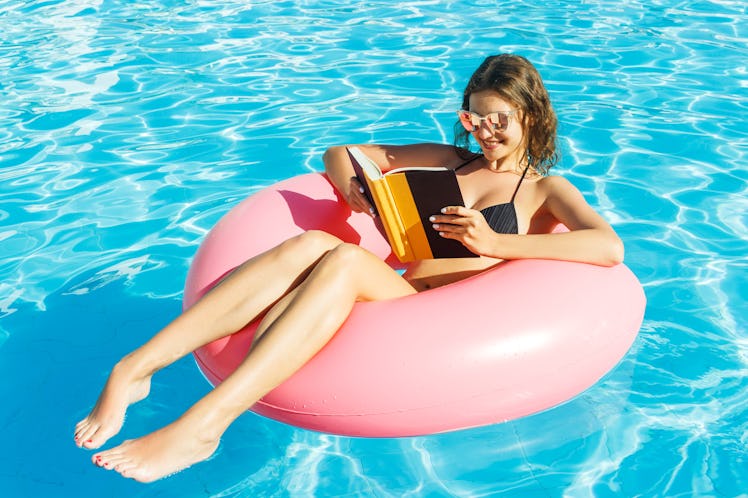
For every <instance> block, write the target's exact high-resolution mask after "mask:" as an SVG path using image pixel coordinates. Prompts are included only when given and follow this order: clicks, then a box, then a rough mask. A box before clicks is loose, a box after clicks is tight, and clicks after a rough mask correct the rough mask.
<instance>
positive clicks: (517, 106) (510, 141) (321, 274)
mask: <svg viewBox="0 0 748 498" xmlns="http://www.w3.org/2000/svg"><path fill="white" fill-rule="evenodd" d="M458 115H459V121H460V124H461V128H460V129H459V131H458V133H457V136H456V140H455V145H454V146H452V145H443V144H417V145H403V146H387V145H359V147H360V148H361V149H362V150H363V152H364V153H365V154H366V155H368V156H369V157H371V158H372V159H373V160H374V161H375V162H376V163H378V164H379V165H380V166H381V167H382V168H383V169H384V170H388V169H392V168H397V167H401V166H412V165H419V166H447V167H451V168H454V169H455V170H456V172H457V178H458V182H459V185H460V189H461V190H462V194H463V198H464V200H465V205H466V206H470V207H469V208H468V207H456V206H445V208H444V209H443V210H442V212H441V213H434V216H433V218H432V220H433V229H434V230H436V231H438V232H439V233H440V234H441V236H442V237H446V238H450V239H456V240H458V241H460V242H461V243H462V244H463V245H465V246H466V247H467V248H468V249H470V250H471V251H472V252H474V253H476V254H478V255H480V256H481V257H480V258H464V259H433V260H422V261H416V262H414V263H412V264H410V266H409V267H408V269H407V271H406V272H405V273H404V274H403V275H400V274H399V273H397V272H396V271H395V270H393V269H392V268H390V267H389V266H388V265H387V264H385V263H384V262H383V261H382V260H380V259H379V258H378V257H376V256H374V255H373V254H371V253H369V252H368V251H366V250H365V249H362V248H360V247H358V246H356V245H352V244H348V243H344V242H342V241H341V240H340V239H338V238H336V237H334V236H332V235H329V234H327V233H324V232H320V231H309V232H306V233H304V234H302V235H299V236H297V237H294V238H292V239H289V240H287V241H285V242H283V243H282V244H280V245H278V246H277V247H275V248H274V249H271V250H269V251H267V252H265V253H263V254H260V255H258V256H256V257H253V258H252V259H250V260H248V261H246V262H245V263H244V264H242V265H241V266H239V267H238V268H237V269H236V270H235V271H233V272H232V273H231V274H229V275H228V276H227V277H226V278H224V279H223V280H222V281H221V282H220V283H219V284H218V285H217V286H216V287H214V288H213V289H212V290H211V291H210V292H208V293H207V294H206V295H205V296H204V297H203V298H202V299H201V300H200V301H198V302H197V303H196V304H195V305H194V306H192V307H191V308H189V309H188V310H186V311H185V312H184V313H182V314H181V315H180V316H179V317H177V318H176V319H175V320H174V321H173V322H172V323H170V324H169V325H168V326H167V327H165V328H164V329H163V330H162V331H160V332H159V333H158V334H157V335H155V336H154V337H153V338H152V339H151V340H149V341H148V342H147V343H146V344H144V345H143V346H141V347H140V348H138V349H137V350H135V351H133V352H132V353H130V354H128V355H127V356H125V357H124V358H122V360H120V361H119V362H118V363H117V364H116V365H115V366H114V368H113V369H112V372H111V374H110V376H109V379H108V380H107V382H106V385H105V386H104V389H103V391H102V393H101V395H100V396H99V399H98V401H97V402H96V406H94V408H93V410H92V411H91V413H90V414H89V415H88V416H87V417H86V418H85V419H83V420H82V421H81V422H79V423H78V425H77V426H76V429H75V441H76V443H77V444H78V445H79V446H81V447H84V448H89V449H94V448H99V447H100V446H102V445H103V444H104V443H105V442H106V441H107V440H108V439H109V438H110V437H112V436H114V435H115V434H117V432H118V431H119V430H120V428H121V426H122V424H123V421H124V418H125V411H126V409H127V407H128V406H129V405H130V404H132V403H135V402H136V401H139V400H141V399H143V398H145V397H146V396H147V395H148V392H149V388H150V380H151V376H152V375H153V374H154V373H155V372H156V371H158V370H160V369H161V368H163V367H165V366H167V365H169V364H171V363H172V362H174V361H176V360H177V359H179V358H182V357H183V356H185V355H187V354H189V353H191V352H192V351H194V350H195V349H197V348H199V347H201V346H203V345H205V344H207V343H209V342H212V341H214V340H216V339H218V338H221V337H224V336H227V335H229V334H232V333H234V332H236V331H237V330H239V329H241V328H242V327H244V326H245V325H246V324H247V323H249V322H250V321H252V320H254V319H255V318H257V317H259V316H262V315H263V314H264V317H263V318H262V322H261V324H260V325H259V328H258V330H257V333H256V336H255V339H254V341H255V342H254V345H253V347H252V349H251V350H250V352H249V353H248V355H247V357H246V359H245V360H244V361H243V363H242V364H241V365H240V366H239V367H238V368H237V370H236V371H235V372H234V373H233V374H231V375H230V376H229V377H228V378H226V379H225V380H224V381H223V383H221V384H220V385H218V386H217V387H216V388H215V389H213V390H212V391H211V392H210V393H209V394H207V395H206V396H205V397H204V398H202V399H201V400H199V401H198V402H197V403H195V404H194V405H193V406H192V407H191V408H189V409H188V410H187V411H186V412H185V413H184V414H183V415H182V416H180V417H179V418H178V419H177V420H175V421H174V422H173V423H171V424H169V425H167V426H166V427H163V428H162V429H159V430H157V431H155V432H153V433H151V434H148V435H145V436H143V437H140V438H138V439H134V440H129V441H125V442H123V443H122V444H120V445H119V446H117V447H115V448H112V449H108V450H105V451H100V452H98V453H95V454H94V455H93V457H92V458H93V462H94V463H95V464H96V465H98V466H100V467H104V468H106V469H110V470H116V471H117V472H119V473H120V474H122V475H123V476H125V477H130V478H133V479H136V480H138V481H144V482H148V481H153V480H156V479H159V478H161V477H164V476H166V475H169V474H172V473H174V472H177V471H179V470H182V469H184V468H186V467H188V466H190V465H192V464H194V463H196V462H199V461H202V460H205V459H206V458H208V457H209V456H210V455H211V454H212V453H213V452H214V451H215V450H216V448H217V447H218V443H219V440H220V437H221V435H222V434H223V433H224V431H225V430H226V429H227V428H228V426H229V425H230V424H231V423H232V422H233V421H234V420H235V419H236V418H237V417H238V416H239V415H241V414H242V413H244V412H245V411H246V410H247V409H249V408H250V407H251V406H252V405H253V404H254V403H255V402H257V401H258V400H259V399H260V398H262V397H263V396H264V395H265V394H266V393H268V392H269V391H271V390H272V389H273V388H275V387H276V386H278V385H279V384H280V383H282V382H283V381H284V380H285V379H287V378H288V377H290V376H291V375H292V374H293V373H294V372H296V371H297V370H298V369H299V368H301V367H302V366H303V365H304V364H305V363H306V362H307V361H308V360H309V359H310V358H312V357H313V356H314V355H315V353H317V352H318V351H319V350H320V349H321V348H323V347H324V346H325V344H326V343H327V342H328V341H329V340H330V338H332V337H333V335H334V334H335V332H336V331H337V330H338V328H339V327H340V325H341V324H342V323H343V322H344V321H345V319H346V317H347V316H348V314H349V313H350V311H351V309H352V308H353V305H354V303H355V302H356V301H371V300H382V299H393V298H398V297H402V296H405V295H408V294H413V293H416V292H419V291H423V290H426V289H430V288H433V287H437V286H441V285H445V284H448V283H450V282H454V281H457V280H460V279H463V278H466V277H468V276H470V275H474V274H476V273H479V272H482V271H485V270H486V269H488V268H491V267H493V266H495V265H496V264H498V263H499V262H500V261H501V260H505V259H520V258H544V259H561V260H571V261H580V262H586V263H593V264H597V265H608V266H610V265H615V264H617V263H619V262H621V261H622V259H623V245H622V243H621V241H620V239H619V238H618V236H617V235H616V234H615V232H614V231H613V229H612V228H611V227H610V225H608V223H606V222H605V220H603V218H602V217H600V215H598V214H597V213H596V212H595V211H594V210H593V209H592V208H591V207H590V206H589V205H588V204H587V202H585V200H584V199H583V197H582V195H581V194H580V192H579V191H578V190H577V189H576V188H575V187H573V186H572V185H571V184H570V183H569V182H568V181H566V180H565V179H563V178H561V177H558V176H547V173H548V169H549V168H550V167H551V166H553V164H554V163H555V161H556V149H555V141H556V116H555V114H554V111H553V109H552V107H551V103H550V100H549V98H548V93H547V91H546V89H545V87H544V85H543V82H542V80H541V78H540V75H539V74H538V72H537V70H536V69H535V68H534V67H533V66H532V64H530V63H529V62H528V61H527V60H526V59H524V58H523V57H520V56H517V55H510V54H503V55H498V56H492V57H488V58H487V59H486V60H485V61H484V62H483V63H482V64H481V65H480V67H478V69H477V70H476V72H475V73H474V74H473V76H472V77H471V78H470V81H469V83H468V85H467V88H465V91H464V94H463V101H462V108H461V109H460V110H459V111H458ZM470 136H472V138H473V139H474V140H475V141H476V142H477V144H478V146H479V147H480V149H481V153H480V154H475V153H471V152H470V151H469V149H468V141H469V137H470ZM324 163H325V170H326V172H327V174H328V176H329V178H330V180H331V181H332V183H333V184H334V185H335V187H336V188H337V189H338V190H339V191H340V192H341V194H342V196H343V197H344V198H345V200H346V201H347V202H348V204H349V205H350V206H351V208H352V209H353V210H355V211H368V210H369V209H370V207H371V206H369V204H368V202H367V201H366V199H365V197H364V196H363V195H362V194H361V192H360V187H361V186H360V185H359V183H358V182H357V181H356V180H355V179H354V173H353V168H352V166H351V163H350V161H349V159H348V156H347V154H346V151H345V148H344V147H332V148H330V149H329V150H327V152H326V153H325V155H324ZM558 223H563V224H564V225H566V227H568V228H569V230H570V231H569V232H566V233H554V234H550V233H548V232H549V231H550V230H551V229H552V228H553V227H554V226H555V225H556V224H558Z"/></svg>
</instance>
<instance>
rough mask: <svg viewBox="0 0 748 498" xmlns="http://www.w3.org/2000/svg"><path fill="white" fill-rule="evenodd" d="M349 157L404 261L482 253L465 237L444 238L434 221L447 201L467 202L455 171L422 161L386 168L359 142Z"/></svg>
mask: <svg viewBox="0 0 748 498" xmlns="http://www.w3.org/2000/svg"><path fill="white" fill-rule="evenodd" d="M348 156H349V157H350V159H351V163H352V164H353V169H354V170H355V172H356V176H357V177H358V179H359V181H360V182H361V185H363V187H364V191H365V194H366V196H367V197H368V199H369V202H370V203H371V205H372V206H374V209H375V210H376V214H377V215H378V216H379V218H380V219H381V221H382V226H383V227H384V232H385V236H386V237H387V240H389V242H390V246H392V251H393V252H394V254H395V256H397V258H398V259H399V260H400V261H401V262H403V263H405V262H409V261H414V260H417V259H433V258H466V257H477V255H476V254H474V253H472V252H470V251H469V250H468V249H467V248H466V247H465V246H463V245H462V244H461V243H460V242H458V241H456V240H452V239H445V238H443V237H441V236H440V235H439V234H438V233H437V231H436V230H434V228H433V227H432V226H431V225H432V223H431V222H430V221H429V217H430V216H432V215H434V214H438V213H439V212H440V211H441V209H442V208H443V207H445V206H464V205H465V203H464V201H463V199H462V193H461V192H460V186H459V184H458V183H457V176H456V174H455V172H454V170H451V169H449V168H424V167H417V166H416V167H408V168H398V169H394V170H391V171H388V172H387V173H383V172H382V169H381V168H380V167H379V166H378V165H377V164H376V163H375V162H374V161H372V160H371V159H370V158H369V157H368V156H366V154H364V153H363V152H362V151H361V149H359V148H358V147H350V148H348Z"/></svg>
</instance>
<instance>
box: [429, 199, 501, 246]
mask: <svg viewBox="0 0 748 498" xmlns="http://www.w3.org/2000/svg"><path fill="white" fill-rule="evenodd" d="M429 221H431V222H432V223H433V227H434V230H436V231H438V232H439V235H441V236H442V237H444V238H446V239H455V240H459V241H460V242H461V243H462V245H464V246H465V247H467V248H468V249H470V251H471V252H473V253H475V254H478V255H485V254H488V253H490V252H491V251H490V249H491V247H492V245H493V242H494V238H495V236H496V232H494V231H493V230H492V229H491V227H489V226H488V223H487V222H486V219H485V218H484V217H483V215H482V214H481V212H480V211H476V210H475V209H469V208H466V207H462V206H447V207H445V208H444V209H442V214H435V215H433V216H431V217H429Z"/></svg>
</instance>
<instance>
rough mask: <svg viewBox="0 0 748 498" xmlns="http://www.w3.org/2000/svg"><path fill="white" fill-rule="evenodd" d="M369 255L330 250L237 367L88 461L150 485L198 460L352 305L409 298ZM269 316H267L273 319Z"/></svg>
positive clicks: (400, 282)
mask: <svg viewBox="0 0 748 498" xmlns="http://www.w3.org/2000/svg"><path fill="white" fill-rule="evenodd" d="M415 292H416V291H415V289H414V288H413V287H412V286H411V285H410V284H409V283H408V282H407V281H405V280H404V279H403V278H402V277H401V276H400V275H398V274H397V273H396V272H395V271H393V270H392V269H391V268H389V267H388V266H387V265H386V264H384V263H383V262H382V261H380V260H379V259H378V258H377V257H376V256H374V255H372V254H370V253H368V252H367V251H365V250H363V249H361V248H359V247H357V246H353V245H349V244H341V245H340V246H338V247H337V248H335V249H333V250H332V251H330V252H329V253H328V254H327V255H326V256H325V257H324V258H323V259H322V260H321V261H320V263H319V264H318V265H317V266H316V267H315V268H314V270H313V271H312V272H311V274H310V275H309V277H307V279H306V280H304V282H302V283H301V284H300V285H299V286H298V287H297V290H296V291H295V292H293V293H292V295H291V297H290V298H289V299H284V300H282V301H280V302H279V303H278V304H279V305H280V306H281V307H282V308H283V309H282V310H281V311H280V312H276V310H271V312H270V313H269V314H268V318H269V319H267V320H264V321H263V328H264V333H263V334H261V336H260V338H259V339H258V340H257V342H256V344H255V346H254V348H253V349H252V350H251V351H250V352H249V354H248V355H247V357H246V359H245V360H244V362H243V363H242V364H241V365H240V366H239V367H238V368H237V370H236V371H235V372H234V373H233V374H232V375H230V376H229V377H228V378H227V379H225V380H224V381H223V383H222V384H220V385H218V386H217V387H216V388H215V389H214V390H213V391H211V392H210V393H208V394H207V395H206V396H205V397H204V398H202V399H201V400H200V401H198V402H197V403H196V404H195V405H193V406H192V407H191V408H190V409H189V410H187V412H185V413H184V414H183V415H182V416H181V417H180V418H179V419H177V420H176V421H175V422H173V423H172V424H170V425H168V426H166V427H164V428H162V429H160V430H158V431H156V432H153V433H151V434H149V435H147V436H144V437H142V438H139V439H135V440H130V441H126V442H124V443H123V444H122V445H120V446H118V447H116V448H112V449H111V450H107V451H103V452H101V453H98V454H96V455H94V457H93V460H94V463H96V464H97V465H99V466H102V467H105V468H107V469H115V470H117V471H118V472H119V473H121V474H122V475H123V476H125V477H131V478H133V479H136V480H139V481H144V482H148V481H153V480H156V479H159V478H161V477H164V476H166V475H169V474H171V473H174V472H177V471H179V470H181V469H184V468H186V467H188V466H190V465H192V464H194V463H196V462H199V461H201V460H204V459H206V458H207V457H208V456H210V455H211V454H212V453H213V452H214V451H215V449H216V447H217V446H218V442H219V439H220V437H221V435H222V434H223V432H224V431H225V430H226V428H228V426H229V425H230V424H231V423H232V422H233V421H234V420H235V419H236V418H237V417H238V416H239V415H241V414H242V413H244V412H245V411H246V410H247V409H248V408H249V407H251V406H252V405H253V404H254V403H255V402H257V401H258V400H259V399H260V398H261V397H262V396H264V395H265V394H266V393H267V392H268V391H270V390H272V389H273V388H274V387H276V386H277V385H279V384H280V383H281V382H283V381H284V380H285V379H287V378H288V377H290V376H291V375H292V374H293V373H294V372H296V371H297V370H298V369H299V368H301V367H302V366H303V365H304V364H305V363H306V362H307V361H308V360H309V359H310V358H311V357H312V356H314V354H315V353H317V352H318V351H319V350H320V349H321V348H322V347H323V346H324V345H325V344H326V343H327V342H328V341H329V340H330V338H331V337H332V336H333V335H334V334H335V332H336V331H337V330H338V328H339V327H340V325H341V324H342V323H343V322H344V321H345V319H346V317H347V316H348V315H349V313H350V311H351V309H352V307H353V305H354V303H355V302H356V300H381V299H390V298H395V297H400V296H404V295H408V294H414V293H415ZM273 317H274V318H273Z"/></svg>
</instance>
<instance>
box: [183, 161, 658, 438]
mask: <svg viewBox="0 0 748 498" xmlns="http://www.w3.org/2000/svg"><path fill="white" fill-rule="evenodd" d="M311 229H321V230H325V231H328V232H330V233H332V234H334V235H336V236H338V237H340V238H341V239H343V240H345V241H347V242H352V243H356V244H359V245H360V246H362V247H365V248H366V249H368V250H370V251H372V252H373V253H375V254H377V255H378V256H380V257H381V258H382V259H384V260H386V261H387V262H388V263H390V264H391V265H392V266H393V267H396V266H397V265H398V264H399V263H398V262H397V260H396V259H395V258H394V257H393V256H392V254H391V250H390V247H389V245H388V244H387V242H386V240H385V239H384V238H383V237H382V235H381V234H380V233H379V231H378V230H377V229H376V227H375V225H374V223H373V222H372V220H371V218H369V216H367V215H364V214H361V213H352V212H351V210H350V209H349V208H348V207H347V205H346V204H345V203H343V202H340V199H339V197H338V194H337V191H336V190H335V189H334V187H332V185H331V184H330V183H329V182H328V180H327V178H326V177H325V176H324V175H322V174H319V173H311V174H306V175H301V176H298V177H294V178H291V179H289V180H286V181H282V182H280V183H277V184H275V185H273V186H270V187H268V188H266V189H264V190H262V191H260V192H258V193H256V194H254V195H252V196H250V197H249V198H247V199H246V200H244V201H243V202H242V203H240V204H239V205H238V206H236V207H235V208H234V209H232V210H231V211H230V212H229V213H228V214H226V215H225V216H224V217H223V218H222V219H221V220H220V221H219V222H218V223H217V224H216V226H215V227H214V228H213V229H212V230H211V231H210V233H209V234H208V235H207V237H206V239H205V240H204V241H203V243H202V244H201V246H200V248H199V250H198V252H197V254H196V256H195V258H194V261H193V262H192V265H191V267H190V271H189V273H188V276H187V282H186V286H185V292H184V306H185V308H186V307H189V306H191V305H192V304H193V303H194V302H195V301H197V300H198V299H199V298H200V296H202V295H203V294H204V293H205V292H207V290H209V289H210V288H211V287H212V286H213V285H215V283H216V282H217V281H218V280H220V279H221V278H222V277H223V276H224V275H226V274H227V273H228V272H229V271H231V270H232V269H234V268H235V267H237V266H238V265H240V264H241V263H242V262H244V261H245V260H247V259H248V258H250V257H252V256H253V255H256V254H258V253H260V252H262V251H265V250H267V249H269V248H271V247H274V246H275V245H277V244H278V243H280V242H282V241H284V240H286V239H288V238H289V237H292V236H294V235H297V234H299V233H302V232H303V231H305V230H311ZM644 307H645V297H644V293H643V291H642V288H641V285H640V284H639V282H638V280H637V279H636V277H635V276H634V275H633V273H632V272H631V271H630V270H629V269H628V268H627V267H626V266H625V265H623V264H621V265H617V266H615V267H611V268H605V267H600V266H594V265H588V264H581V263H571V262H564V261H546V260H516V261H509V262H506V263H504V264H501V265H499V266H498V267H496V268H494V269H491V270H488V271H486V272H484V273H482V274H480V275H476V276H474V277H471V278H469V279H466V280H462V281H460V282H456V283H454V284H450V285H447V286H443V287H439V288H436V289H432V290H428V291H424V292H420V293H418V294H415V295H411V296H406V297H403V298H399V299H393V300H388V301H378V302H365V303H357V304H356V305H355V306H354V309H353V311H352V313H351V315H350V316H349V318H348V320H347V321H346V322H345V323H344V324H343V326H342V327H341V329H340V330H339V331H338V332H337V334H336V335H335V336H334V337H333V338H332V339H331V341H330V342H329V343H328V344H327V345H326V346H325V347H324V348H323V349H322V350H321V351H320V352H319V353H318V354H317V355H316V356H314V358H312V359H311V360H310V361H309V362H308V363H307V364H306V365H305V366H304V367H302V368H301V369H300V370H299V371H298V372H296V373H295V374H294V375H293V376H292V377H290V378H289V379H288V380H287V381H286V382H284V383H283V384H281V385H280V386H278V387H277V388H276V389H274V390H273V391H271V392H269V393H268V394H267V395H266V396H265V397H264V398H262V400H260V401H259V402H258V403H256V404H255V405H254V406H253V407H252V411H254V412H256V413H258V414H261V415H264V416H267V417H270V418H272V419H275V420H278V421H281V422H285V423H288V424H292V425H295V426H298V427H304V428H307V429H312V430H316V431H321V432H326V433H333V434H341V435H349V436H369V437H395V436H415V435H424V434H433V433H438V432H445V431H450V430H456V429H462V428H468V427H476V426H481V425H487V424H493V423H497V422H503V421H507V420H512V419H515V418H518V417H522V416H525V415H529V414H532V413H536V412H539V411H541V410H545V409H547V408H550V407H553V406H556V405H558V404H560V403H562V402H564V401H567V400H569V399H571V398H573V397H574V396H576V395H577V394H579V393H581V392H582V391H584V390H585V389H587V388H588V387H590V386H592V385H593V384H595V383H596V382H597V381H598V380H599V379H600V378H601V377H602V376H603V375H605V374H606V373H607V372H608V371H609V370H611V369H612V368H613V367H614V366H615V365H616V364H617V363H618V362H619V361H620V359H621V358H622V357H623V356H624V355H625V354H626V352H627V351H628V349H629V347H630V346H631V344H632V342H633V341H634V339H635V337H636V334H637V332H638V330H639V327H640V326H641V323H642V319H643V314H644ZM255 327H256V324H255V323H252V324H250V325H248V326H247V327H246V328H244V329H242V330H241V331H239V332H237V333H236V334H233V335H232V336H229V337H226V338H223V339H220V340H218V341H215V342H213V343H210V344H208V345H207V346H205V347H203V348H200V349H198V350H197V351H196V352H195V359H196V361H197V364H198V366H199V368H200V370H201V371H202V372H203V373H204V375H205V376H206V377H207V379H208V380H209V381H210V382H211V383H212V384H213V385H216V384H217V383H219V382H221V381H222V380H223V379H225V378H226V377H227V376H228V375H230V373H231V372H233V371H234V369H235V368H236V367H237V366H238V365H239V363H240V362H241V361H242V360H243V358H244V357H245V356H246V354H247V351H248V349H249V345H250V344H251V341H252V335H253V333H254V330H255Z"/></svg>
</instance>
